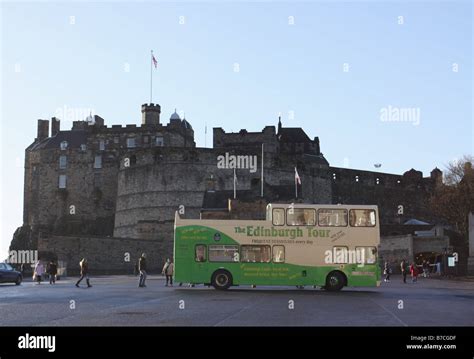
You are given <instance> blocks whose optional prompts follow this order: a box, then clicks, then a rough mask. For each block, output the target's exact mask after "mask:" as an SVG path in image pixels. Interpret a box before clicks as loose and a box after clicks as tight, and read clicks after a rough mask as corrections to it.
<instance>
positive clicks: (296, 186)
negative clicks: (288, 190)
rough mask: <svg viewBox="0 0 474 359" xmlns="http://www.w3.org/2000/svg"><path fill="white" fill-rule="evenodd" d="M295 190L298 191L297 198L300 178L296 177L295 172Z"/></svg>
mask: <svg viewBox="0 0 474 359" xmlns="http://www.w3.org/2000/svg"><path fill="white" fill-rule="evenodd" d="M295 192H296V198H298V180H297V179H296V174H295Z"/></svg>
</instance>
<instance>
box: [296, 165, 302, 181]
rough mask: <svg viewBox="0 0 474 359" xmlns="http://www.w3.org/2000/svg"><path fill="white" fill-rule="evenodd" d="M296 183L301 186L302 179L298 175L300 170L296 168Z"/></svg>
mask: <svg viewBox="0 0 474 359" xmlns="http://www.w3.org/2000/svg"><path fill="white" fill-rule="evenodd" d="M295 183H298V184H301V178H300V175H299V174H298V170H297V169H296V167H295Z"/></svg>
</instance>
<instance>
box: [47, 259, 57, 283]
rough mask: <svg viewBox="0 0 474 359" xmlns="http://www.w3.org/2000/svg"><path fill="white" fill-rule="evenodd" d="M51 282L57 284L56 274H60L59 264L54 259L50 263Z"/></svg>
mask: <svg viewBox="0 0 474 359" xmlns="http://www.w3.org/2000/svg"><path fill="white" fill-rule="evenodd" d="M48 274H49V284H56V275H57V274H58V266H57V264H56V263H55V262H54V261H51V262H49V265H48Z"/></svg>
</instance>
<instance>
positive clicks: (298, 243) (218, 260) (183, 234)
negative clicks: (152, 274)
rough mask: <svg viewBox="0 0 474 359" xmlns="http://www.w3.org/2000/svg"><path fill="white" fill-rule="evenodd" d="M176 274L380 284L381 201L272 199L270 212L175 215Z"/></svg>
mask: <svg viewBox="0 0 474 359" xmlns="http://www.w3.org/2000/svg"><path fill="white" fill-rule="evenodd" d="M174 236H175V237H174V262H175V273H174V276H175V281H176V282H181V283H190V284H205V285H212V286H214V288H216V289H228V288H229V287H231V286H237V285H265V286H267V285H276V286H298V287H299V286H306V285H312V286H318V287H322V288H324V289H326V290H332V291H337V290H340V289H342V288H343V287H344V286H353V287H356V286H367V287H370V286H379V285H380V267H379V265H378V260H377V248H378V246H379V242H380V231H379V221H378V209H377V206H367V205H360V206H359V205H316V204H269V205H268V206H267V209H266V219H265V220H215V219H183V218H180V216H179V213H178V212H176V215H175V234H174Z"/></svg>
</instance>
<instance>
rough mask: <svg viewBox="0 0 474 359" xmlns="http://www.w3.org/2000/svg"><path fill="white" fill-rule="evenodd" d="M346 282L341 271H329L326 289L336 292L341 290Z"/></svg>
mask: <svg viewBox="0 0 474 359" xmlns="http://www.w3.org/2000/svg"><path fill="white" fill-rule="evenodd" d="M345 282H346V280H345V277H344V274H342V273H341V272H339V271H334V272H331V273H329V274H328V276H327V277H326V286H325V287H324V289H326V290H329V291H333V292H335V291H338V290H341V289H342V287H344V284H345Z"/></svg>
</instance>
